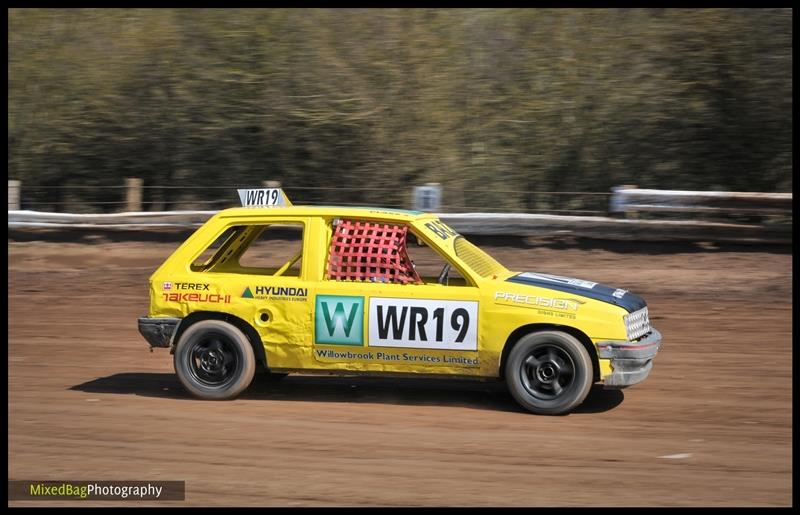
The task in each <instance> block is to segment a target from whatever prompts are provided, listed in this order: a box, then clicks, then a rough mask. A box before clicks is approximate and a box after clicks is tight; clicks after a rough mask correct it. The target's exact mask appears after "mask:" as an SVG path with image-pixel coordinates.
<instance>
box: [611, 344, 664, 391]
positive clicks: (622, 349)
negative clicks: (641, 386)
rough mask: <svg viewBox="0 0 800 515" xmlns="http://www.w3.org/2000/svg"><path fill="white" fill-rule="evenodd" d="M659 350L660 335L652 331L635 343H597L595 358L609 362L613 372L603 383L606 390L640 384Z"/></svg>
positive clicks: (650, 368)
mask: <svg viewBox="0 0 800 515" xmlns="http://www.w3.org/2000/svg"><path fill="white" fill-rule="evenodd" d="M660 348H661V333H659V332H658V331H656V330H655V329H652V330H651V331H650V334H648V335H647V336H645V337H644V338H642V339H641V340H639V341H637V342H619V341H602V342H597V356H598V357H599V358H601V359H610V360H611V369H612V370H613V372H612V373H611V375H609V376H607V377H606V378H605V379H604V380H603V383H604V385H605V388H607V389H619V388H625V387H626V386H631V385H634V384H636V383H640V382H642V381H644V380H645V378H646V377H647V376H648V375H649V374H650V370H652V369H653V358H655V357H656V354H658V350H659V349H660Z"/></svg>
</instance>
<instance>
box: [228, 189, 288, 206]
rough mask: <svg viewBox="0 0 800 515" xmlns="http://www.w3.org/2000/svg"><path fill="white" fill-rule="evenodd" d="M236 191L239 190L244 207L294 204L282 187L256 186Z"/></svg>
mask: <svg viewBox="0 0 800 515" xmlns="http://www.w3.org/2000/svg"><path fill="white" fill-rule="evenodd" d="M236 191H238V192H239V200H241V202H242V207H277V206H281V207H285V206H291V205H292V203H291V202H290V201H289V197H287V196H286V193H284V192H283V190H282V189H281V188H255V189H241V190H236Z"/></svg>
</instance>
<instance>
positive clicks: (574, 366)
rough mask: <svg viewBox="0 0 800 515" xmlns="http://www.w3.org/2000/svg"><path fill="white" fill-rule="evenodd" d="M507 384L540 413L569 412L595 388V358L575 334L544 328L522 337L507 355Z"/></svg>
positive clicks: (517, 397) (525, 404) (530, 408)
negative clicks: (593, 364) (593, 363)
mask: <svg viewBox="0 0 800 515" xmlns="http://www.w3.org/2000/svg"><path fill="white" fill-rule="evenodd" d="M505 370H506V372H505V374H506V383H507V385H508V389H509V391H510V392H511V395H512V396H513V397H514V399H515V400H516V401H517V402H518V403H519V404H520V405H521V406H522V407H523V408H525V409H527V410H528V411H532V412H533V413H538V414H541V415H560V414H564V413H569V412H570V411H571V410H572V409H573V408H575V407H576V406H578V405H579V404H580V403H582V402H583V401H584V399H585V398H586V396H587V395H588V394H589V390H590V389H591V387H592V377H593V372H594V371H593V369H592V358H591V357H590V356H589V353H588V352H587V351H586V348H585V347H584V346H583V345H582V344H581V342H579V341H578V340H577V339H576V338H575V337H574V336H572V335H570V334H567V333H562V332H560V331H541V332H537V333H531V334H528V335H526V336H523V337H522V338H521V339H520V340H519V341H518V342H517V344H516V345H515V346H514V348H513V349H512V350H511V353H510V354H509V356H508V361H507V362H506V368H505Z"/></svg>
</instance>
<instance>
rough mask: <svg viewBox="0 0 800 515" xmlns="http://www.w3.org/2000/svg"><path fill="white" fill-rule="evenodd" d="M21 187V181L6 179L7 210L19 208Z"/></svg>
mask: <svg viewBox="0 0 800 515" xmlns="http://www.w3.org/2000/svg"><path fill="white" fill-rule="evenodd" d="M21 188H22V181H11V180H9V181H8V210H9V211H17V210H19V190H20V189H21Z"/></svg>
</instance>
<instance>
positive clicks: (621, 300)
mask: <svg viewBox="0 0 800 515" xmlns="http://www.w3.org/2000/svg"><path fill="white" fill-rule="evenodd" d="M506 280H507V281H508V282H511V283H518V284H526V285H530V286H537V287H539V288H547V289H549V290H556V291H563V292H567V293H572V294H575V295H581V296H583V297H588V298H590V299H595V300H600V301H603V302H608V303H609V304H614V305H615V306H620V307H622V308H624V309H626V310H627V311H628V312H629V313H633V312H634V311H637V310H639V309H642V308H643V307H645V306H647V303H646V302H645V301H644V299H643V298H641V297H640V296H638V295H635V294H633V293H631V292H629V291H627V290H622V289H619V288H614V287H613V286H606V285H605V284H599V283H596V282H594V281H586V280H583V279H575V278H573V277H562V276H560V275H550V274H540V273H534V272H524V273H521V274H516V275H514V276H512V277H509V278H508V279H506Z"/></svg>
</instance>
